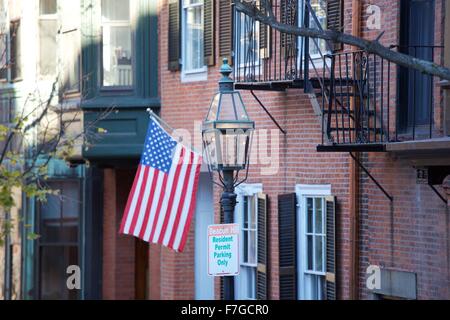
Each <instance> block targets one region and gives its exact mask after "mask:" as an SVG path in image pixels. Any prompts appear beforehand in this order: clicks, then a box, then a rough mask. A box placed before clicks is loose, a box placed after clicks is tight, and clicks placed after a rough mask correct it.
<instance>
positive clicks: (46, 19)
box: [39, 0, 58, 76]
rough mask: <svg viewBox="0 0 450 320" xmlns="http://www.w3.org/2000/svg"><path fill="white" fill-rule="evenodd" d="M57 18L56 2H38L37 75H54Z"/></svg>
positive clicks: (54, 0)
mask: <svg viewBox="0 0 450 320" xmlns="http://www.w3.org/2000/svg"><path fill="white" fill-rule="evenodd" d="M57 32H58V17H57V7H56V0H40V1H39V48H40V51H39V52H40V56H39V73H40V75H41V76H54V75H56V65H57V45H56V34H57Z"/></svg>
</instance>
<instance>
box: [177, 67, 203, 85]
mask: <svg viewBox="0 0 450 320" xmlns="http://www.w3.org/2000/svg"><path fill="white" fill-rule="evenodd" d="M206 80H208V68H207V67H206V66H205V67H203V68H201V69H196V70H190V71H182V72H181V82H183V83H185V82H196V81H206Z"/></svg>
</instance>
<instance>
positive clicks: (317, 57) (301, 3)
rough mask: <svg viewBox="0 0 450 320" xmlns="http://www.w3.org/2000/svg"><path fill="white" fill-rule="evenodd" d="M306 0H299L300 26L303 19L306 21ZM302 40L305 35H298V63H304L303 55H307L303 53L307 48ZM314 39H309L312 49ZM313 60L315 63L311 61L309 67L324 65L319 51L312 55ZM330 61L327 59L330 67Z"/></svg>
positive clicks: (327, 52) (320, 67)
mask: <svg viewBox="0 0 450 320" xmlns="http://www.w3.org/2000/svg"><path fill="white" fill-rule="evenodd" d="M304 1H305V0H298V19H299V20H298V23H297V24H298V25H299V26H300V25H302V24H303V21H304V17H303V13H304V12H303V8H304V6H305V3H304ZM319 1H320V0H319ZM325 30H327V29H325ZM302 41H303V37H297V42H298V45H297V47H298V48H300V49H301V50H298V54H299V57H298V59H297V60H298V61H299V62H298V63H301V64H303V63H304V59H303V57H304V56H305V55H304V54H303V51H304V50H305V48H304V46H302ZM313 41H314V40H312V39H310V40H309V48H310V49H311V46H315V45H314V43H313ZM318 41H321V39H318ZM323 41H325V40H323ZM322 54H323V55H324V56H325V55H327V54H331V51H329V50H327V51H325V52H323V53H322ZM311 60H313V61H314V66H313V64H312V63H311V62H310V63H309V68H310V69H314V67H315V68H316V69H322V68H323V67H324V63H323V59H322V57H321V56H320V54H319V53H317V54H314V55H311ZM328 61H329V59H328V60H327V66H328V67H330V66H331V63H330V62H328Z"/></svg>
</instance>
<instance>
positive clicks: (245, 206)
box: [242, 196, 248, 229]
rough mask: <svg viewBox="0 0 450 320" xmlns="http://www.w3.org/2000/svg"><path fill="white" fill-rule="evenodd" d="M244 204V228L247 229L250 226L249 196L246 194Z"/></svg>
mask: <svg viewBox="0 0 450 320" xmlns="http://www.w3.org/2000/svg"><path fill="white" fill-rule="evenodd" d="M243 202H244V203H243V206H244V212H243V214H242V215H243V220H244V223H243V225H244V228H245V229H247V228H248V196H244V201H243Z"/></svg>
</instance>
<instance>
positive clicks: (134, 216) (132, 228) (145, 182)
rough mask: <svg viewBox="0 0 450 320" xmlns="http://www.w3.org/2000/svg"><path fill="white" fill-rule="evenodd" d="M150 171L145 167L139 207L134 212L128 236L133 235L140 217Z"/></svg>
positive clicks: (138, 202)
mask: <svg viewBox="0 0 450 320" xmlns="http://www.w3.org/2000/svg"><path fill="white" fill-rule="evenodd" d="M149 169H150V167H147V166H145V167H144V174H143V177H142V183H141V186H140V188H139V192H138V194H139V196H138V201H137V205H136V211H134V215H133V220H132V221H131V226H130V229H129V230H128V234H133V232H134V228H135V227H136V222H137V219H138V217H139V211H140V210H141V204H142V200H143V198H144V191H145V187H146V186H147V179H148V170H149Z"/></svg>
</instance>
